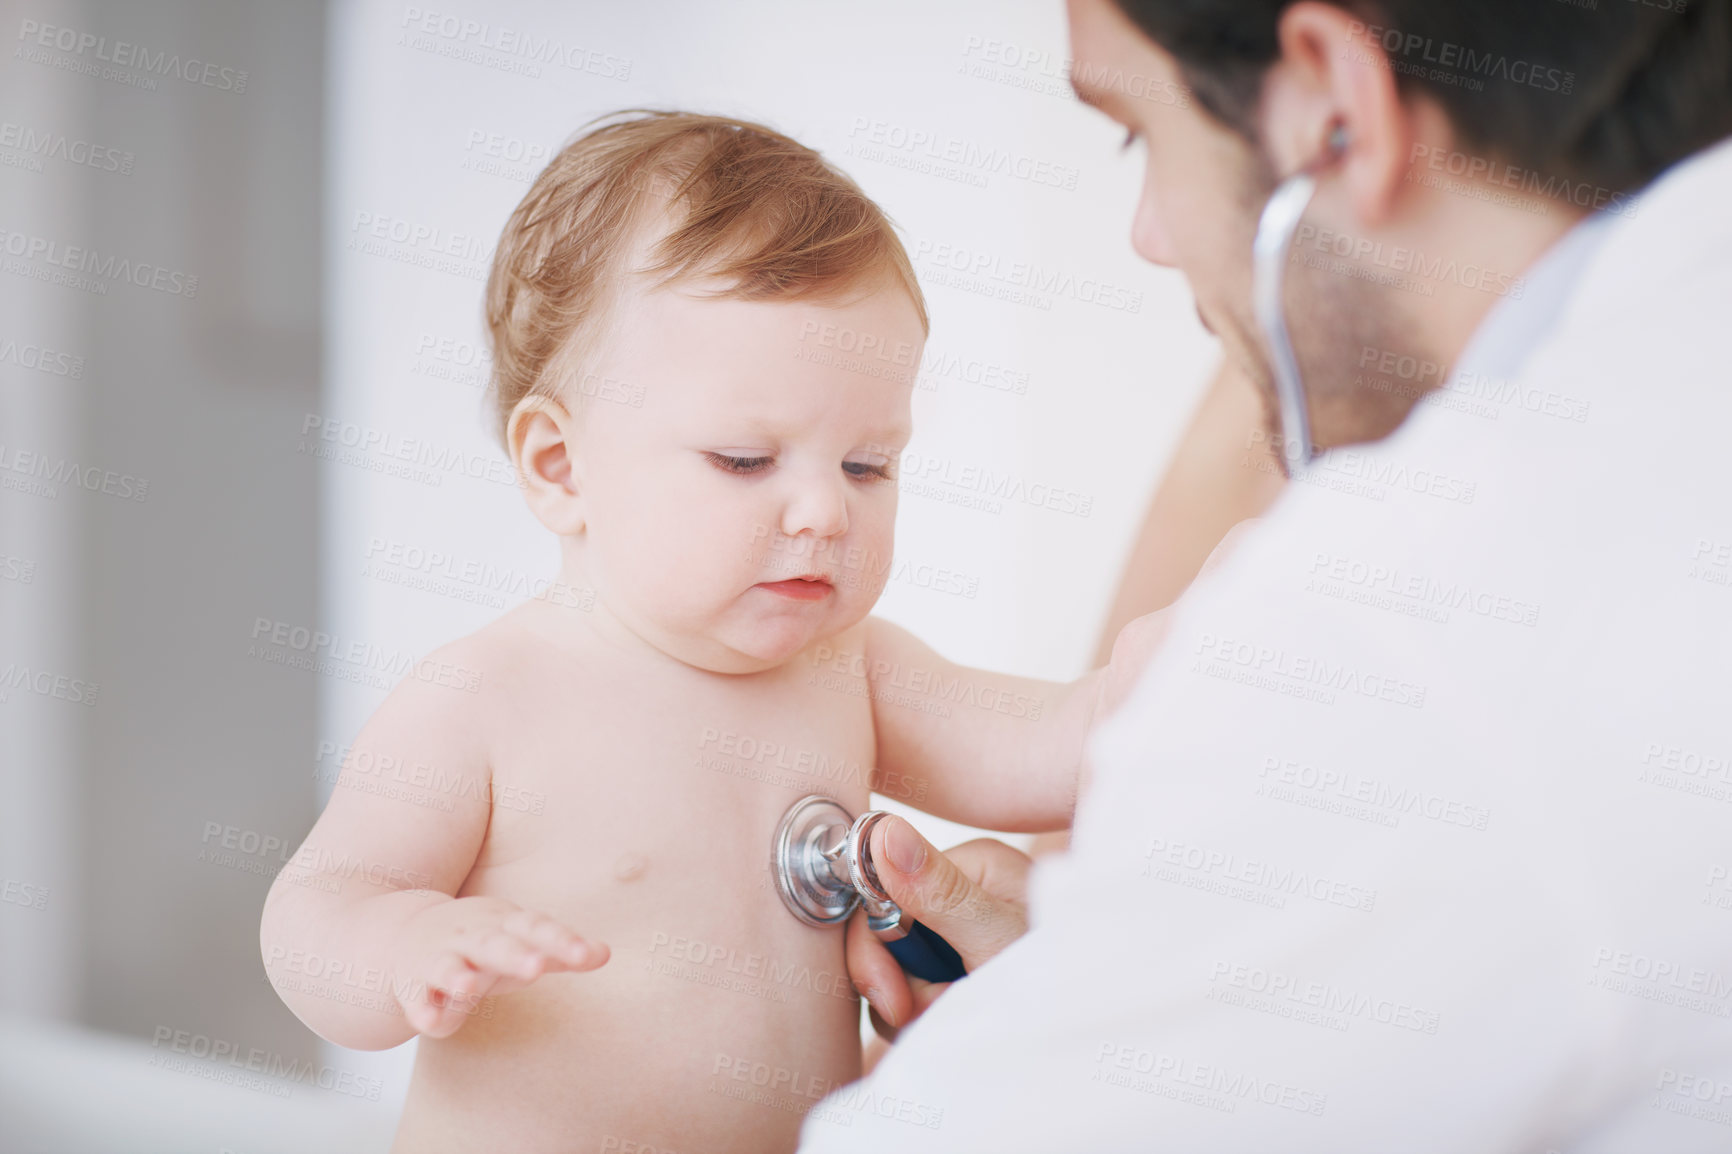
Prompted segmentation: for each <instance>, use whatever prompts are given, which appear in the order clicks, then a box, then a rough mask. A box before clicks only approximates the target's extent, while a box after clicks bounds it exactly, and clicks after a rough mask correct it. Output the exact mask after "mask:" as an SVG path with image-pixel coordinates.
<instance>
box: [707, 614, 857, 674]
mask: <svg viewBox="0 0 1732 1154" xmlns="http://www.w3.org/2000/svg"><path fill="white" fill-rule="evenodd" d="M843 628H846V626H845V625H844V626H840V627H839V626H835V625H833V624H831V623H828V622H826V623H825V627H823V628H818V627H817V626H816V625H815V624H813V623H811V622H796V621H773V622H762V623H758V624H756V625H753V626H735V627H733V628H729V629H724V630H722V631H720V634H719V635H718V636H716V637H714V638H713V639H711V640H712V644H713V645H714V646H715V652H714V654H713V655H711V657H710V660H709V661H708V662H702V663H700V662H690V663H689V664H696V665H698V666H699V668H702V669H708V670H710V671H711V672H712V673H762V672H763V671H764V670H766V669H774V668H776V667H777V666H779V665H785V664H787V663H788V662H789V661H791V660H793V659H794V658H795V657H797V656H799V655H800V653H801V651H802V650H804V649H806V648H807V647H809V646H810V645H811V644H812V643H813V642H814V641H818V640H821V639H822V638H824V637H830V636H834V635H835V634H837V633H840V632H841V631H842V629H843Z"/></svg>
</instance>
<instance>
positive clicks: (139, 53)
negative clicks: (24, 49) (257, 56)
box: [18, 20, 247, 93]
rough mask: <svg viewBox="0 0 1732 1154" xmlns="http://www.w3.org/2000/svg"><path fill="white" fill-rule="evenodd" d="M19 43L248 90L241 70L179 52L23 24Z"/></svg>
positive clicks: (32, 22) (217, 86)
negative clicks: (184, 55)
mask: <svg viewBox="0 0 1732 1154" xmlns="http://www.w3.org/2000/svg"><path fill="white" fill-rule="evenodd" d="M18 39H19V40H21V41H23V42H24V43H25V44H26V45H27V46H29V47H34V48H53V49H56V50H57V51H60V52H69V53H71V54H72V55H74V56H81V57H89V58H90V59H92V60H99V61H101V62H103V63H104V64H112V65H114V66H115V67H117V68H132V69H136V70H137V71H139V72H144V73H148V74H150V75H153V76H174V77H178V78H179V79H181V80H184V81H186V82H187V83H188V84H198V85H201V86H203V87H205V88H215V89H218V90H220V91H223V92H234V93H241V92H245V91H246V90H247V73H246V70H245V69H242V68H228V67H224V66H222V65H218V64H212V63H210V62H208V61H204V60H199V59H198V58H196V57H193V56H188V57H184V58H183V57H182V56H181V55H180V54H179V53H178V52H174V53H171V52H167V51H156V52H153V51H151V50H150V49H149V48H147V47H145V46H144V45H142V44H133V43H131V42H129V41H126V40H113V41H111V40H109V39H108V37H106V36H96V35H93V34H91V33H89V32H80V31H78V30H77V29H76V28H62V27H59V26H57V25H54V24H42V23H39V22H37V21H35V20H23V21H20V22H19V25H18Z"/></svg>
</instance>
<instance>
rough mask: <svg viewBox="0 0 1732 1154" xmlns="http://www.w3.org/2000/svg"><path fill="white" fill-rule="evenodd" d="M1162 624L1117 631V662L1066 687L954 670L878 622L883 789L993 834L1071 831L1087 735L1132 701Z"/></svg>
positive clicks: (874, 641)
mask: <svg viewBox="0 0 1732 1154" xmlns="http://www.w3.org/2000/svg"><path fill="white" fill-rule="evenodd" d="M1165 627H1166V614H1165V612H1164V611H1163V612H1161V613H1154V614H1150V615H1149V616H1147V617H1141V618H1138V619H1137V620H1135V621H1133V622H1131V623H1130V624H1129V625H1127V626H1125V628H1124V630H1123V631H1122V632H1121V633H1120V634H1119V640H1118V643H1117V644H1116V645H1115V646H1114V648H1113V659H1112V663H1111V664H1110V665H1107V666H1104V667H1102V668H1100V669H1096V670H1094V671H1093V672H1091V673H1088V674H1085V675H1084V676H1082V677H1080V678H1078V679H1077V680H1075V681H1072V682H1070V683H1068V684H1065V683H1060V682H1055V681H1037V680H1034V679H1033V678H1027V677H1012V676H1010V675H1008V674H1002V673H988V672H984V671H982V670H978V669H969V668H966V667H964V666H960V665H957V664H955V663H954V662H951V661H947V660H945V659H944V658H942V657H940V656H939V655H938V654H937V653H935V652H933V650H932V649H931V648H930V647H929V646H928V645H926V643H925V642H923V641H921V640H920V639H919V638H917V637H915V636H914V635H913V634H912V633H910V632H908V631H907V630H906V629H903V628H901V627H900V626H896V625H892V624H890V623H889V622H888V621H883V620H880V619H879V618H876V617H873V618H869V619H868V620H867V623H866V655H865V656H866V672H867V676H868V678H870V680H871V682H872V717H873V726H874V728H875V730H876V733H877V739H878V765H877V778H876V781H875V786H874V787H875V788H876V789H877V790H878V791H879V792H880V793H883V794H884V795H885V796H887V797H891V798H895V799H897V800H899V801H906V802H907V803H908V804H910V805H912V806H914V807H916V808H917V809H922V810H925V811H926V812H927V813H930V814H934V815H936V816H938V817H942V818H947V819H949V820H951V821H958V822H962V823H964V824H966V825H974V826H980V827H982V828H984V829H997V830H1007V831H1012V832H1019V833H1028V832H1040V831H1045V830H1055V829H1063V828H1065V827H1066V826H1068V825H1069V824H1070V819H1071V811H1072V810H1073V809H1074V808H1075V806H1076V798H1077V793H1078V791H1079V789H1080V788H1081V783H1082V778H1083V776H1084V764H1083V748H1084V744H1085V742H1086V741H1087V738H1088V732H1089V729H1090V728H1091V726H1092V725H1093V724H1094V722H1095V720H1096V719H1097V718H1099V717H1104V716H1105V715H1106V714H1107V713H1108V712H1110V711H1111V710H1112V709H1114V708H1116V707H1117V705H1118V703H1119V701H1120V700H1121V699H1122V698H1123V697H1124V695H1125V694H1126V693H1128V692H1129V690H1130V687H1131V685H1132V684H1133V683H1134V682H1135V680H1136V677H1137V675H1138V674H1139V673H1140V672H1141V671H1142V667H1143V665H1144V663H1145V662H1146V661H1147V659H1148V656H1149V654H1150V653H1151V652H1152V651H1153V649H1154V647H1155V645H1156V644H1158V642H1159V640H1160V637H1161V635H1162V634H1163V633H1164V632H1165Z"/></svg>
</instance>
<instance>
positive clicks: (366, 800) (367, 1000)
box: [259, 677, 608, 1050]
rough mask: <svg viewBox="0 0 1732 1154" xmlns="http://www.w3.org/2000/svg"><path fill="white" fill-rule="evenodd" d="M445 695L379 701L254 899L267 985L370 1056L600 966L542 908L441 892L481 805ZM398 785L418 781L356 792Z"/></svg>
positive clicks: (473, 730)
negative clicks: (283, 860) (333, 781)
mask: <svg viewBox="0 0 1732 1154" xmlns="http://www.w3.org/2000/svg"><path fill="white" fill-rule="evenodd" d="M459 693H460V691H459V690H455V689H450V688H445V687H441V686H435V685H430V684H427V683H425V682H422V681H420V680H418V679H416V678H414V677H409V678H406V679H405V680H404V681H403V683H402V684H401V685H399V686H398V687H397V688H396V689H395V690H394V691H393V692H392V693H391V695H390V697H389V698H387V699H386V701H385V703H384V705H382V706H381V707H380V709H379V712H378V713H376V714H375V715H374V716H373V718H372V720H371V721H369V722H368V723H367V726H366V728H365V729H364V730H362V732H361V735H360V737H359V738H357V739H356V741H355V745H354V748H353V749H352V750H351V751H350V753H349V756H348V757H347V758H346V759H345V761H344V765H343V770H342V776H341V777H340V778H339V780H338V784H337V788H336V790H335V791H334V792H333V793H332V795H331V800H330V803H329V804H328V805H326V807H325V812H324V813H323V814H322V815H321V816H320V817H319V820H318V822H317V823H316V824H315V825H314V826H313V829H312V831H311V832H310V833H309V834H308V835H307V840H306V842H305V843H304V844H303V845H302V846H301V848H300V850H299V851H298V852H297V853H296V855H295V856H294V858H293V859H292V860H291V861H290V862H289V863H288V864H287V865H285V866H284V867H283V869H282V871H281V872H280V873H279V874H278V875H277V879H276V881H275V883H274V884H273V885H272V886H271V892H270V895H269V896H268V897H267V898H266V899H265V911H264V919H263V922H262V924H261V925H260V928H259V942H260V947H261V949H262V950H263V953H264V959H265V970H266V972H267V973H268V974H269V976H270V980H271V984H272V985H273V986H275V987H276V989H277V991H278V994H279V995H280V996H281V997H282V999H283V1001H284V1002H285V1003H286V1004H287V1005H288V1007H289V1009H291V1010H293V1011H294V1012H295V1015H296V1016H297V1017H299V1018H300V1019H301V1021H303V1022H305V1023H306V1024H307V1025H308V1026H309V1027H310V1028H312V1029H313V1030H314V1031H315V1032H316V1033H318V1034H319V1035H320V1036H321V1037H323V1038H325V1039H326V1040H328V1041H331V1042H335V1043H337V1044H338V1045H342V1046H348V1047H350V1048H352V1049H358V1050H379V1049H385V1048H387V1047H390V1046H396V1045H398V1044H400V1043H402V1042H405V1041H407V1040H408V1039H409V1038H411V1037H413V1036H414V1035H415V1034H417V1033H422V1034H427V1035H429V1036H431V1037H445V1036H447V1035H449V1034H452V1033H454V1032H455V1031H456V1030H457V1028H458V1027H459V1026H461V1025H462V1024H463V1022H464V1021H465V1020H466V1015H468V1014H471V1013H474V1012H475V1011H476V1010H477V1008H478V1007H479V1006H480V1000H481V999H482V998H483V997H485V996H486V995H488V994H490V993H492V994H499V993H506V992H509V991H510V990H513V989H517V988H520V987H521V986H523V985H525V984H527V983H528V982H531V981H534V980H535V979H536V978H537V977H539V976H540V975H541V974H543V973H549V972H553V971H557V970H590V969H594V968H595V967H597V966H599V965H601V964H602V963H603V962H605V961H607V957H608V951H607V947H606V946H604V945H601V944H600V943H587V942H585V941H583V940H582V939H580V938H579V937H578V936H577V935H576V934H575V933H573V932H572V931H571V930H570V929H568V928H566V927H565V926H562V925H560V924H559V923H557V922H555V921H553V920H552V919H551V918H548V917H546V916H544V915H542V914H538V913H534V912H531V911H529V910H524V909H521V908H520V907H518V906H516V905H514V904H513V903H511V902H508V901H505V900H503V899H500V898H492V897H466V898H457V897H455V896H454V895H455V894H456V893H457V892H458V890H459V889H460V888H461V887H462V885H463V883H464V880H465V879H466V878H467V877H468V876H469V871H470V869H471V868H472V866H473V865H474V863H475V859H476V855H477V853H478V852H479V850H480V848H481V843H482V839H483V838H484V836H485V835H486V833H487V824H488V819H489V816H490V811H491V808H492V806H491V802H490V800H489V799H490V797H491V795H492V790H491V788H490V784H491V774H490V771H489V766H488V758H487V756H486V752H485V744H484V740H483V738H482V736H481V733H480V732H479V729H480V727H478V726H476V725H475V724H473V718H472V717H471V716H468V713H467V711H466V710H464V709H462V708H459V707H458V704H457V703H456V702H454V701H453V697H454V696H455V695H457V694H459ZM462 704H463V705H467V706H470V707H471V708H473V707H475V706H476V704H477V703H472V702H463V703H462ZM403 781H426V782H428V783H429V784H428V785H427V786H426V788H424V789H418V788H417V787H415V786H406V787H405V786H401V785H396V786H392V787H389V788H387V789H383V790H381V789H377V788H372V789H370V788H368V787H377V786H379V785H383V784H385V783H387V782H399V783H400V782H403ZM403 794H408V795H411V796H402V795H403ZM417 802H424V803H427V804H417ZM447 807H449V808H447ZM353 991H367V992H370V993H371V994H372V996H371V997H350V996H349V994H350V993H351V992H353ZM380 1002H383V1003H384V1004H385V1005H386V1006H387V1007H390V1006H396V1007H398V1008H400V1009H401V1011H402V1012H401V1014H398V1013H396V1012H393V1011H392V1010H391V1009H389V1008H387V1009H380V1008H378V1003H380Z"/></svg>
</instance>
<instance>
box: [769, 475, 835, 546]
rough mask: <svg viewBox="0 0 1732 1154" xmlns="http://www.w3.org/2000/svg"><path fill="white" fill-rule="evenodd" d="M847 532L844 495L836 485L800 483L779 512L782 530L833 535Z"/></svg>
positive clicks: (824, 535)
mask: <svg viewBox="0 0 1732 1154" xmlns="http://www.w3.org/2000/svg"><path fill="white" fill-rule="evenodd" d="M847 531H848V497H847V494H846V493H845V492H843V490H842V488H841V486H840V485H836V486H831V485H823V484H803V485H801V486H799V488H798V489H796V490H795V491H794V493H793V494H792V496H791V497H790V499H789V501H788V504H787V507H786V508H785V509H784V510H783V512H782V532H784V533H786V534H787V535H788V536H790V537H798V536H799V535H800V534H802V533H811V534H813V535H815V536H818V537H837V536H840V535H841V534H843V533H846V532H847Z"/></svg>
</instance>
